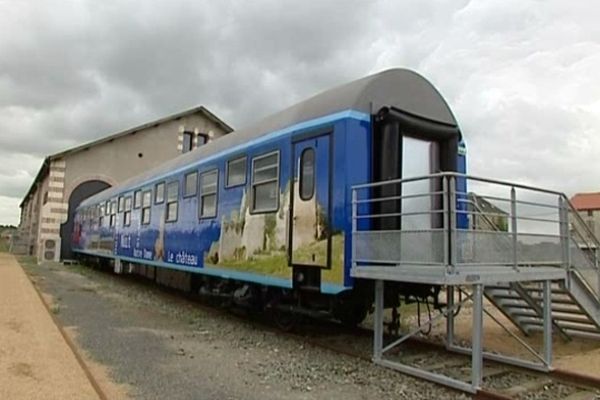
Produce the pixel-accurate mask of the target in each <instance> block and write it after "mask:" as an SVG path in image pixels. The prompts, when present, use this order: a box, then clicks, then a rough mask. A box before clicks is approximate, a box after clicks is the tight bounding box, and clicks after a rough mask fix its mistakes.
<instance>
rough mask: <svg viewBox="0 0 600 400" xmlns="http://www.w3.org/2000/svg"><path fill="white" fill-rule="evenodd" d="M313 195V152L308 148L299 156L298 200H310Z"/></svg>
mask: <svg viewBox="0 0 600 400" xmlns="http://www.w3.org/2000/svg"><path fill="white" fill-rule="evenodd" d="M314 193H315V150H314V149H313V148H312V147H310V148H308V149H304V150H303V151H302V155H301V156H300V198H301V199H302V200H304V201H308V200H310V199H312V197H313V194H314Z"/></svg>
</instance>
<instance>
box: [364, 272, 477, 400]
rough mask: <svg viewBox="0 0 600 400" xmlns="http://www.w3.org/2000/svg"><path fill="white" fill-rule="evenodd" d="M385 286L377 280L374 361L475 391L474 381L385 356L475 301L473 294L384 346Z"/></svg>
mask: <svg viewBox="0 0 600 400" xmlns="http://www.w3.org/2000/svg"><path fill="white" fill-rule="evenodd" d="M383 287H384V282H383V281H382V280H376V281H375V314H374V329H373V331H374V340H373V362H375V363H376V364H378V365H381V366H384V367H387V368H391V369H395V370H397V371H400V372H403V373H405V374H408V375H411V376H414V377H417V378H420V379H426V380H428V381H431V382H435V383H439V384H441V385H445V386H449V387H452V388H454V389H458V390H462V391H465V392H469V393H475V392H476V391H477V389H478V387H479V384H477V385H474V384H472V383H467V382H464V381H461V380H458V379H455V378H451V377H449V376H446V375H442V374H438V373H435V372H430V371H427V370H424V369H421V368H418V367H413V366H410V365H406V364H402V363H401V362H398V361H392V360H389V359H385V358H384V354H385V353H386V352H387V351H389V350H391V349H392V348H394V347H396V346H398V345H400V344H402V343H403V342H404V341H406V340H407V339H409V338H410V337H412V336H414V335H416V334H418V333H419V332H421V331H422V330H423V329H424V328H425V327H426V326H427V325H432V324H434V323H435V322H436V321H439V320H440V319H442V318H443V317H444V316H446V317H448V316H450V315H452V313H454V312H455V309H456V308H458V307H461V306H463V305H464V304H465V303H466V302H468V301H473V296H472V295H468V296H466V297H465V298H464V299H462V300H461V301H460V302H459V303H453V304H452V307H446V309H445V310H444V311H443V312H442V313H440V314H439V315H438V316H436V317H434V318H432V319H430V320H429V321H428V322H426V323H425V324H423V325H421V326H419V327H417V328H415V329H413V330H412V331H411V332H409V333H407V334H406V335H404V336H403V337H401V338H400V339H397V340H395V341H394V342H392V343H390V344H388V345H386V346H385V347H384V346H383V306H384V304H383V294H384V293H383ZM482 293H483V291H482V290H481V291H480V292H479V294H480V295H481V296H482V295H483V294H482ZM479 304H480V305H481V304H482V300H480V302H479ZM480 320H481V318H480ZM450 328H452V329H454V328H453V326H450ZM478 332H479V333H478V334H477V335H476V336H478V337H479V342H480V343H481V329H479V330H478ZM480 350H481V349H480ZM474 357H475V356H474ZM479 357H480V358H481V351H479ZM481 365H482V362H481V360H480V361H479V364H477V367H476V370H477V372H474V373H475V380H474V381H476V382H479V381H481V372H480V371H481Z"/></svg>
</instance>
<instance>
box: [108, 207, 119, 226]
mask: <svg viewBox="0 0 600 400" xmlns="http://www.w3.org/2000/svg"><path fill="white" fill-rule="evenodd" d="M116 222H117V201H116V200H113V201H111V202H110V220H109V221H108V223H109V226H111V227H112V226H115V223H116Z"/></svg>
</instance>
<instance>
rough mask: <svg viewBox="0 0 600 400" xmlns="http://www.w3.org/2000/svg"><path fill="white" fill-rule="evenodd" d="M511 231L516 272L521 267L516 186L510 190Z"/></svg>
mask: <svg viewBox="0 0 600 400" xmlns="http://www.w3.org/2000/svg"><path fill="white" fill-rule="evenodd" d="M510 230H511V232H512V252H513V254H512V258H513V268H514V269H515V270H516V269H518V267H519V259H518V252H517V245H518V241H517V193H516V191H515V187H514V186H512V187H511V188H510Z"/></svg>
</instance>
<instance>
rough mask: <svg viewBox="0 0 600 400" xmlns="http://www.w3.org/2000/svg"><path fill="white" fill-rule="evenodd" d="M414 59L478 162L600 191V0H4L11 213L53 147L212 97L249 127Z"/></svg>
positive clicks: (535, 180) (2, 83)
mask: <svg viewBox="0 0 600 400" xmlns="http://www.w3.org/2000/svg"><path fill="white" fill-rule="evenodd" d="M390 67H406V68H411V69H414V70H416V71H418V72H420V73H421V74H423V75H424V76H425V77H427V78H428V79H429V80H431V81H432V82H433V83H434V85H435V86H437V88H438V89H439V90H440V91H441V92H442V94H443V96H444V97H445V98H446V99H447V101H448V102H449V104H450V106H451V108H452V109H453V111H454V113H455V115H456V117H457V118H458V120H459V122H460V123H461V127H462V131H463V134H464V136H465V138H466V141H467V146H468V152H469V153H468V154H469V168H470V172H471V173H472V174H475V175H485V176H491V177H496V178H502V179H507V180H517V181H521V182H526V183H531V184H535V185H539V186H545V187H550V188H554V189H559V190H561V191H566V192H567V193H569V194H572V193H573V192H575V191H591V190H594V191H600V157H599V155H600V3H599V2H598V1H597V0H590V1H570V0H565V1H526V0H486V1H466V0H461V1H459V0H448V1H441V0H439V1H423V0H413V1H410V0H402V1H400V0H397V1H391V0H389V1H367V0H362V1H349V0H339V1H280V0H259V1H257V0H253V1H243V0H232V1H229V0H219V1H216V0H215V1H210V2H208V1H199V0H193V1H177V0H169V1H123V0H120V1H108V0H103V1H97V0H96V1H91V0H90V1H73V0H71V1H69V0H62V1H51V0H39V1H30V0H0V160H2V168H1V169H0V224H3V223H4V224H5V223H13V224H17V223H18V219H19V209H18V204H19V203H20V201H21V199H22V197H23V195H24V194H25V192H26V190H27V189H28V187H29V185H30V184H31V182H32V181H33V178H34V176H35V174H36V173H37V171H38V169H39V168H40V166H41V162H42V160H43V158H44V156H45V155H48V154H51V153H54V152H57V151H60V150H63V149H66V148H69V147H71V146H74V145H77V144H80V143H82V142H86V141H89V140H92V139H96V138H99V137H102V136H105V135H107V134H110V133H113V132H116V131H119V130H122V129H125V128H128V127H132V126H135V125H138V124H141V123H144V122H147V121H149V120H152V119H156V118H160V117H162V116H165V115H168V114H170V113H174V112H178V111H181V110H184V109H186V108H190V107H192V106H195V105H199V104H203V105H205V106H206V107H208V108H209V109H210V110H211V111H213V112H214V113H215V114H217V115H218V116H219V117H221V118H222V119H224V120H225V121H227V122H228V123H229V124H230V125H232V126H234V127H242V126H244V125H245V124H246V123H249V122H252V121H253V120H256V119H258V118H261V117H263V116H265V115H267V114H269V113H271V112H274V111H277V110H278V109H280V108H283V107H285V106H288V105H291V104H293V103H294V102H296V101H300V100H302V99H304V98H305V97H308V96H310V95H313V94H315V93H316V92H318V91H321V90H324V89H327V88H329V87H331V86H334V85H337V84H340V83H344V82H346V81H349V80H352V79H356V78H359V77H362V76H365V75H368V74H371V73H374V72H378V71H381V70H383V69H387V68H390Z"/></svg>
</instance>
